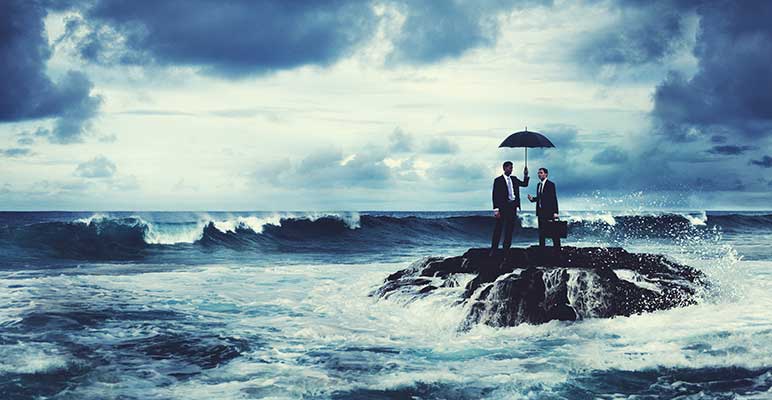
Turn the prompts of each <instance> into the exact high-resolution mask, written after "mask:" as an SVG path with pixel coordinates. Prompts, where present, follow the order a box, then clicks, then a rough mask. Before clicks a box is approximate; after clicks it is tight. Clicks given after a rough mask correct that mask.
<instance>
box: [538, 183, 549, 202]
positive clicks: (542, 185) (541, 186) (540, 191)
mask: <svg viewBox="0 0 772 400" xmlns="http://www.w3.org/2000/svg"><path fill="white" fill-rule="evenodd" d="M546 183H547V178H544V180H543V181H541V182H539V193H538V194H537V196H539V198H538V200H539V201H538V204H539V207H541V193H542V192H543V191H544V185H545V184H546Z"/></svg>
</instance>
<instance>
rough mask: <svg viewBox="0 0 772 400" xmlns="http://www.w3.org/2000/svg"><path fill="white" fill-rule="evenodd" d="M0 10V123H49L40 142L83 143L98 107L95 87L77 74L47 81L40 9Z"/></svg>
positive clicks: (7, 4)
mask: <svg viewBox="0 0 772 400" xmlns="http://www.w3.org/2000/svg"><path fill="white" fill-rule="evenodd" d="M0 7H1V8H2V12H0V59H1V60H2V61H0V76H2V80H0V93H2V95H0V122H19V121H29V120H36V119H42V118H53V119H54V126H53V129H51V130H50V131H47V132H46V134H45V135H44V136H47V137H48V138H49V139H50V140H51V141H52V142H56V143H73V142H78V141H81V140H82V137H83V135H84V134H85V133H86V130H87V128H88V125H89V123H90V120H91V118H93V117H94V116H95V115H96V113H97V111H98V109H99V106H100V104H101V102H102V99H101V98H100V97H99V96H96V95H93V94H92V93H91V92H92V89H93V84H92V83H91V81H90V80H89V79H88V78H87V77H86V76H85V75H84V74H83V73H81V72H78V71H69V72H67V73H66V74H65V75H64V76H62V77H61V78H59V79H57V80H56V81H54V80H52V79H51V78H50V77H49V76H48V75H47V72H46V62H47V61H48V59H49V58H50V57H51V49H50V47H49V45H48V39H47V38H46V35H45V26H44V18H45V16H46V14H47V11H46V9H45V8H44V5H43V4H42V3H40V2H36V1H18V0H9V1H4V2H3V3H2V5H0Z"/></svg>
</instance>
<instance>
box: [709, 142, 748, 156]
mask: <svg viewBox="0 0 772 400" xmlns="http://www.w3.org/2000/svg"><path fill="white" fill-rule="evenodd" d="M753 149H755V147H754V146H736V145H731V144H729V145H722V146H713V148H712V149H710V150H708V153H711V154H721V155H725V156H736V155H738V154H742V153H745V152H746V151H749V150H753Z"/></svg>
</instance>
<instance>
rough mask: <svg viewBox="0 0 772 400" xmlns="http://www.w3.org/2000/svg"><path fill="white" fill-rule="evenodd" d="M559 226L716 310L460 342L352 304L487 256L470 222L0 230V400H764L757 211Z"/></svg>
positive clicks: (429, 218)
mask: <svg viewBox="0 0 772 400" xmlns="http://www.w3.org/2000/svg"><path fill="white" fill-rule="evenodd" d="M563 218H564V219H566V220H568V221H569V222H570V228H569V238H568V239H567V240H566V242H565V244H566V245H570V246H621V247H624V248H625V249H627V250H629V251H631V252H649V253H662V254H666V255H668V256H669V257H671V258H673V259H675V260H676V261H679V262H682V263H684V264H688V265H691V266H693V267H696V268H698V269H701V270H702V271H703V272H705V273H706V274H707V275H708V276H709V277H710V278H711V280H712V281H713V282H715V283H716V288H717V290H714V291H711V293H709V294H708V293H706V294H704V295H703V296H702V297H701V299H700V302H699V304H697V305H694V306H690V307H687V308H683V309H675V310H668V311H661V312H655V313H651V314H646V315H637V316H632V317H621V318H614V319H605V320H604V319H588V320H583V321H578V322H572V323H568V322H559V321H553V322H550V323H547V324H544V325H539V326H531V325H521V326H518V327H514V328H503V329H502V328H498V329H496V328H490V327H483V326H481V327H477V328H474V329H472V330H471V331H470V332H463V333H461V332H459V331H458V329H457V328H458V326H459V323H460V320H461V319H462V317H463V314H464V313H463V311H462V310H461V309H460V308H459V307H461V306H456V305H453V303H454V302H453V298H452V296H450V297H447V298H443V297H442V296H430V297H427V298H425V299H422V300H417V301H414V302H411V303H408V304H404V303H396V302H390V301H385V300H381V301H376V300H375V299H374V298H371V297H369V296H368V294H369V293H370V291H372V290H373V289H374V288H376V287H377V286H379V285H380V284H381V283H382V282H383V280H384V278H385V277H386V276H387V275H388V274H390V273H392V272H394V271H396V270H398V269H401V268H405V267H406V266H407V265H408V264H409V263H410V262H412V261H414V260H416V259H418V258H420V257H424V256H430V255H432V256H451V255H458V254H461V253H462V252H464V251H465V250H466V249H468V248H470V247H486V246H490V234H491V231H492V228H493V223H494V219H493V218H492V216H491V215H490V212H488V211H485V212H479V211H470V212H330V213H326V212H321V213H305V212H276V213H274V212H233V213H231V212H228V213H226V212H208V213H202V212H136V213H135V212H0V399H32V398H52V399H242V398H246V399H251V398H276V399H295V398H303V399H405V398H420V399H480V398H486V399H518V398H535V399H594V398H607V399H654V398H681V399H712V398H726V399H767V398H772V211H769V212H732V211H722V212H710V211H708V212H704V211H693V212H684V211H678V212H661V211H660V212H640V211H636V212H609V213H602V212H591V211H573V212H566V213H564V214H563ZM535 227H536V220H535V216H534V215H533V213H532V212H525V213H521V224H520V226H519V227H518V228H517V229H516V232H515V239H514V244H513V246H528V245H531V244H534V243H535V242H536V240H537V232H536V229H535ZM459 290H463V288H459ZM451 294H452V293H451Z"/></svg>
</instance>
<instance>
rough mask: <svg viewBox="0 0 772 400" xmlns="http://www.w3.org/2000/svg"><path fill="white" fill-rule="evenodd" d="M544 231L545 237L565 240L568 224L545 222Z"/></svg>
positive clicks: (556, 221)
mask: <svg viewBox="0 0 772 400" xmlns="http://www.w3.org/2000/svg"><path fill="white" fill-rule="evenodd" d="M545 228H547V229H545V230H546V235H544V236H546V237H559V238H567V237H568V222H566V221H558V220H555V221H549V222H547V226H546V227H545Z"/></svg>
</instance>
